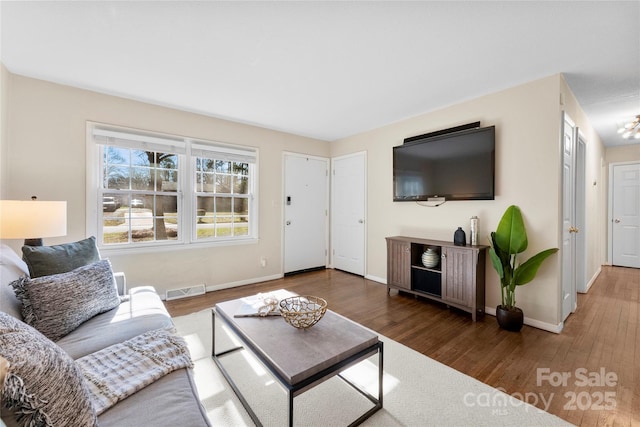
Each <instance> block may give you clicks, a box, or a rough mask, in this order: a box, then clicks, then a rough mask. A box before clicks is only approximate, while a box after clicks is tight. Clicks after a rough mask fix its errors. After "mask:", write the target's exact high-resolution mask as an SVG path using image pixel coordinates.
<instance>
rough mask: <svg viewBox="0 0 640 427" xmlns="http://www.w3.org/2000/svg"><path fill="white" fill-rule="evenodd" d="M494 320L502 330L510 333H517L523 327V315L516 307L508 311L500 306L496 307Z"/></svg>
mask: <svg viewBox="0 0 640 427" xmlns="http://www.w3.org/2000/svg"><path fill="white" fill-rule="evenodd" d="M496 319H498V325H500V327H501V328H502V329H504V330H507V331H511V332H519V331H520V329H522V325H524V313H523V312H522V310H520V309H519V308H518V307H513V308H512V309H508V308H506V307H503V306H502V305H499V306H497V307H496Z"/></svg>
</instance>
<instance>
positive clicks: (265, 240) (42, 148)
mask: <svg viewBox="0 0 640 427" xmlns="http://www.w3.org/2000/svg"><path fill="white" fill-rule="evenodd" d="M7 74H9V76H8V77H7V76H6V75H7ZM2 82H3V83H5V84H6V82H9V89H10V92H9V93H10V97H9V100H10V101H6V99H7V98H6V95H5V93H4V91H3V94H2V103H3V106H5V105H7V104H8V106H9V107H10V108H9V111H8V122H9V124H10V126H9V127H8V129H6V127H3V133H5V134H6V136H7V138H4V139H3V142H2V147H1V148H2V154H3V160H2V167H3V174H2V181H3V182H2V188H3V189H4V190H6V191H5V193H4V194H3V198H21V199H25V198H28V197H29V196H31V195H32V194H35V195H38V196H39V197H40V198H41V199H60V200H67V201H68V211H69V212H68V215H69V227H68V229H69V234H68V236H66V237H64V238H58V239H47V243H48V244H54V243H59V242H65V241H70V240H76V239H81V238H83V237H85V225H86V218H85V194H86V192H85V144H86V141H85V137H86V135H85V124H86V121H87V120H89V121H96V122H104V123H109V124H115V125H122V126H129V127H134V128H140V129H148V130H152V131H157V132H166V133H170V134H178V135H184V136H192V137H197V138H205V139H211V140H217V141H222V142H230V143H238V144H243V145H251V146H256V147H258V148H259V149H260V163H259V186H260V187H259V189H260V192H259V195H260V200H259V202H260V203H259V210H260V212H259V213H260V224H259V227H260V239H259V242H258V243H257V244H252V245H238V246H224V247H208V248H196V249H188V250H184V251H179V252H153V253H147V254H140V255H135V256H125V255H122V254H118V253H116V254H112V255H109V254H107V256H109V258H110V259H111V260H112V262H113V264H114V268H115V269H117V270H123V271H126V272H127V277H128V280H129V282H130V283H131V284H153V285H154V286H156V287H157V288H158V289H159V290H160V291H164V290H167V289H173V288H176V287H181V286H186V285H193V284H199V283H205V284H207V285H208V287H209V288H210V289H213V288H216V287H217V286H219V285H226V284H240V283H249V282H253V281H258V280H261V279H266V278H273V277H277V276H279V275H281V274H282V259H281V254H282V244H281V241H282V238H281V237H282V227H281V225H282V217H281V216H282V204H281V193H282V182H281V176H282V173H281V172H282V152H283V151H292V152H300V153H306V154H310V155H317V156H324V157H329V156H332V157H336V156H341V155H345V154H350V153H354V152H359V151H366V152H367V161H368V165H367V173H368V177H367V187H368V195H367V197H368V217H367V227H368V228H367V271H366V275H367V277H369V278H372V279H374V280H379V281H384V280H386V247H385V237H386V236H391V235H411V236H417V237H428V238H435V239H442V240H452V238H453V232H454V230H455V229H456V228H457V227H458V226H462V227H463V228H464V229H465V230H466V231H467V233H469V218H470V217H471V216H472V215H477V216H478V217H479V218H480V237H481V242H482V241H484V242H486V238H487V236H488V234H489V232H490V231H491V230H493V229H494V228H495V226H496V225H497V223H498V221H499V219H500V217H501V215H502V213H503V212H504V209H505V208H506V207H507V206H509V205H510V204H517V205H519V206H520V207H521V208H522V210H523V213H524V216H525V221H526V224H527V229H528V232H529V249H528V251H527V253H526V254H525V256H526V255H529V254H532V253H534V252H537V251H540V250H542V249H546V248H549V247H560V236H561V230H560V206H561V204H560V200H561V179H560V176H561V175H560V170H561V167H560V164H561V162H560V144H559V142H560V123H561V121H560V117H561V111H562V110H567V112H568V113H569V114H570V115H571V116H572V118H573V119H574V120H575V121H576V122H577V123H578V126H580V127H581V128H582V129H584V130H585V132H586V134H587V135H586V136H587V140H588V147H587V150H588V153H587V155H588V165H587V175H588V177H587V182H588V183H593V182H596V185H595V186H593V185H591V186H590V187H589V188H588V189H587V191H588V201H587V203H588V206H589V207H593V210H592V211H591V209H588V212H589V213H588V225H589V229H590V230H589V232H588V234H587V236H588V245H589V250H588V251H589V261H588V264H589V265H588V271H589V274H595V273H594V272H596V271H597V270H598V268H599V266H600V264H602V262H603V260H604V257H603V255H602V254H601V252H602V253H604V252H605V248H604V246H605V245H604V243H603V240H602V239H603V235H604V233H603V232H602V231H601V229H602V228H604V226H605V223H604V221H602V222H600V221H601V218H600V217H599V215H601V214H600V210H599V209H600V208H599V207H600V206H602V207H601V209H605V210H606V206H605V205H606V201H605V202H603V200H606V196H603V195H605V194H606V192H604V191H605V188H606V187H604V186H602V185H600V182H603V177H602V170H603V166H602V165H603V164H604V163H603V160H602V159H603V157H604V151H603V148H602V144H601V143H600V141H599V139H597V136H595V133H593V131H592V129H590V128H589V126H588V123H587V122H586V120H585V119H584V115H583V113H582V111H581V109H580V108H579V106H578V105H577V103H576V102H575V98H574V97H573V95H572V94H571V93H570V91H569V90H568V87H567V86H566V84H565V83H564V80H563V79H562V77H561V76H560V75H555V76H550V77H547V78H543V79H540V80H537V81H534V82H530V83H527V84H523V85H520V86H517V87H514V88H511V89H508V90H504V91H501V92H497V93H494V94H491V95H487V96H484V97H481V98H478V99H474V100H470V101H467V102H464V103H462V104H458V105H454V106H450V107H447V108H444V109H441V110H438V111H434V112H430V113H426V114H423V115H420V116H418V117H414V118H411V119H407V120H404V121H401V122H398V123H394V124H391V125H388V126H384V127H381V128H379V129H375V130H372V131H369V132H364V133H362V134H359V135H355V136H352V137H349V138H344V139H341V140H338V141H334V142H332V143H330V144H329V143H326V142H323V141H317V140H313V139H309V138H304V137H299V136H295V135H290V134H285V133H281V132H275V131H270V130H266V129H262V128H257V127H253V126H249V125H244V124H239V123H234V122H229V121H225V120H219V119H215V118H211V117H205V116H201V115H197V114H192V113H187V112H181V111H177V110H173V109H168V108H163V107H158V106H153V105H149V104H145V103H141V102H136V101H131V100H126V99H122V98H118V97H113V96H108V95H104V94H99V93H95V92H90V91H86V90H81V89H75V88H71V87H67V86H62V85H57V84H52V83H48V82H43V81H39V80H35V79H31V78H26V77H22V76H17V75H12V74H10V73H6V72H5V73H4V75H3V78H2ZM3 89H4V88H3ZM561 95H562V96H561ZM561 99H562V102H561ZM561 103H562V105H561ZM3 118H4V116H3ZM478 120H480V121H481V122H482V125H483V126H488V125H495V126H496V131H497V133H496V199H495V200H493V201H459V202H447V203H445V204H444V205H442V206H440V207H437V208H427V207H422V206H418V205H417V204H415V203H411V202H403V203H394V202H392V179H391V177H392V156H391V154H392V147H393V146H395V145H399V144H401V143H402V141H403V139H404V138H406V137H409V136H414V135H417V134H422V133H425V132H429V131H433V130H438V129H442V128H446V127H451V126H455V125H459V124H463V123H468V122H473V121H478ZM3 123H4V121H3ZM7 139H8V142H7ZM5 154H6V155H5ZM6 158H10V159H11V161H10V162H9V161H6ZM6 182H10V183H11V185H10V186H7V185H6V184H5V183H6ZM600 224H602V225H600ZM11 244H12V246H14V247H15V248H16V249H18V248H19V246H20V242H15V241H14V242H11ZM263 256H264V257H267V259H268V262H267V266H266V267H265V268H262V267H260V262H259V261H260V258H261V257H263ZM559 261H560V257H559V256H555V257H553V258H552V259H551V260H550V261H548V262H547V263H546V264H545V265H544V266H543V267H542V268H541V270H540V272H539V275H538V277H537V278H536V280H535V281H534V282H533V283H531V284H529V285H527V286H524V287H522V288H520V289H519V291H518V293H517V298H518V301H517V303H518V305H519V306H520V307H522V308H523V309H524V311H525V316H526V318H527V319H528V321H529V323H530V324H534V325H537V326H541V327H545V328H548V329H553V328H555V327H557V326H558V325H559V324H560V323H561V322H560V310H561V307H560V305H559V300H560V286H561V284H560V262H559ZM163 266H170V268H163ZM486 267H487V274H486V279H487V301H486V305H487V307H489V308H491V307H495V306H496V305H498V304H499V303H500V292H499V285H498V279H497V276H496V274H495V272H494V271H493V269H492V267H491V266H490V264H489V262H487V266H486Z"/></svg>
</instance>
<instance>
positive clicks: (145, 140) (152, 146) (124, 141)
mask: <svg viewBox="0 0 640 427" xmlns="http://www.w3.org/2000/svg"><path fill="white" fill-rule="evenodd" d="M93 141H94V142H95V143H97V144H101V145H115V146H118V147H123V148H134V149H137V150H143V151H159V152H170V153H174V154H186V152H187V149H186V142H185V141H184V140H182V139H178V138H170V137H164V136H162V137H159V136H152V135H146V134H142V133H134V132H125V131H120V130H113V129H106V128H101V127H94V128H93Z"/></svg>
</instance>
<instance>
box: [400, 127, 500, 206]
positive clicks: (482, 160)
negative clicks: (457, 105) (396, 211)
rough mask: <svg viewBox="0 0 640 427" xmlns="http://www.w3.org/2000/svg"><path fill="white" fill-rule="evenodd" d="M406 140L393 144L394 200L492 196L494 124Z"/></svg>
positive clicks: (489, 197) (458, 198)
mask: <svg viewBox="0 0 640 427" xmlns="http://www.w3.org/2000/svg"><path fill="white" fill-rule="evenodd" d="M409 141H410V142H409ZM409 141H407V142H405V143H404V144H403V145H399V146H397V147H393V200H394V201H398V202H402V201H429V200H438V201H442V200H493V199H494V198H495V195H494V174H495V126H489V127H483V128H481V127H477V128H473V129H467V130H462V131H458V132H452V133H446V134H444V135H437V136H432V137H425V138H424V139H420V138H416V137H414V138H409Z"/></svg>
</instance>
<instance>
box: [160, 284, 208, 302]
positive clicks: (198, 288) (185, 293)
mask: <svg viewBox="0 0 640 427" xmlns="http://www.w3.org/2000/svg"><path fill="white" fill-rule="evenodd" d="M204 293H205V288H204V285H195V286H188V287H186V288H180V289H170V290H168V291H167V294H166V300H167V301H171V300H173V299H180V298H186V297H194V296H196V295H204Z"/></svg>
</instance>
